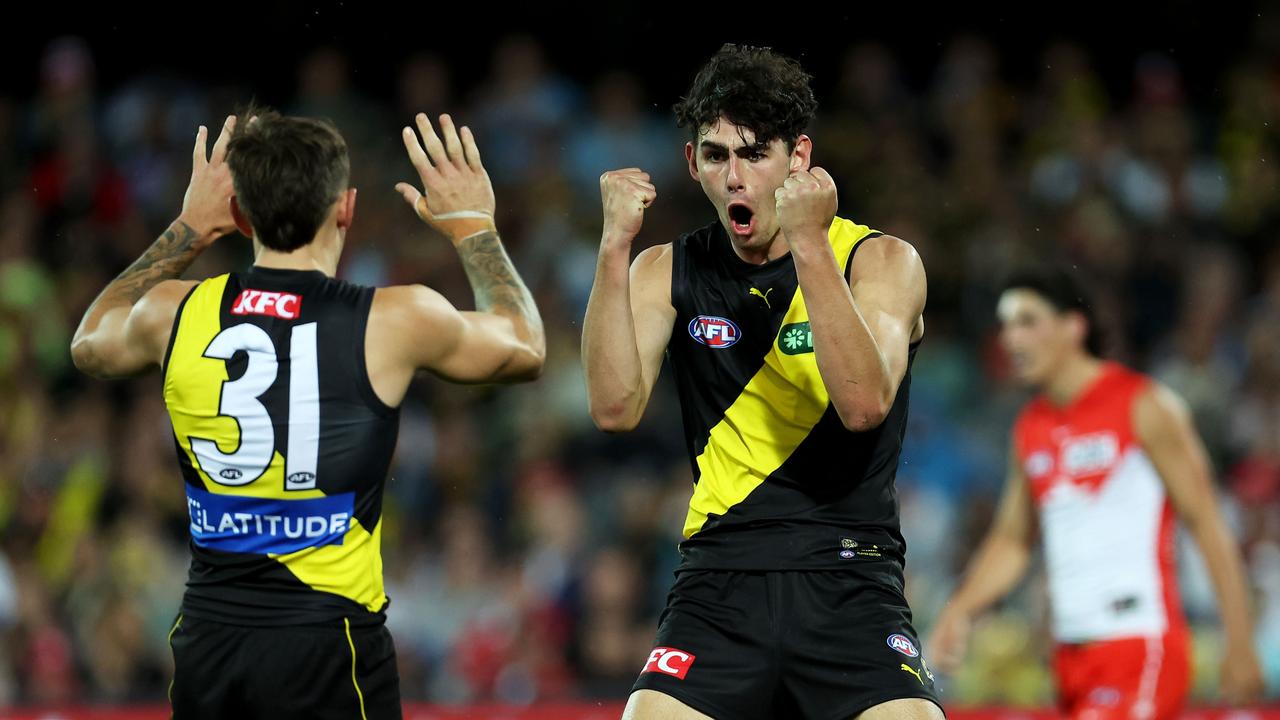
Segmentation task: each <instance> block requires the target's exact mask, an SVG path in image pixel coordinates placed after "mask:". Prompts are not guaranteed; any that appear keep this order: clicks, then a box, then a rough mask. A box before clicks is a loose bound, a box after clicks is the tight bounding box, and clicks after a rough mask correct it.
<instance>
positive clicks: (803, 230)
mask: <svg viewBox="0 0 1280 720" xmlns="http://www.w3.org/2000/svg"><path fill="white" fill-rule="evenodd" d="M773 199H774V203H775V206H776V209H777V213H778V225H779V227H781V228H782V232H783V233H785V234H786V236H787V239H788V240H789V241H790V240H793V239H795V238H798V237H802V236H813V237H818V236H820V237H822V238H823V239H824V240H825V239H826V237H827V230H828V229H829V228H830V227H831V221H832V220H833V219H834V218H835V216H836V181H835V180H832V179H831V176H830V175H829V174H827V171H826V170H823V169H822V168H818V167H816V168H813V169H812V170H800V171H797V172H795V173H792V174H791V177H789V178H787V179H786V181H785V182H783V184H782V187H780V188H778V189H777V190H775V191H774V192H773Z"/></svg>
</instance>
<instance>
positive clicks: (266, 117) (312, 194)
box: [227, 108, 350, 252]
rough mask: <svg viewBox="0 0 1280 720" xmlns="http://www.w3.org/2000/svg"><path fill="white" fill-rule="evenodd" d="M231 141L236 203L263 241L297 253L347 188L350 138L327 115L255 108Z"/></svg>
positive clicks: (229, 150)
mask: <svg viewBox="0 0 1280 720" xmlns="http://www.w3.org/2000/svg"><path fill="white" fill-rule="evenodd" d="M240 117H242V118H250V117H256V118H257V119H256V120H253V121H252V122H249V121H245V120H242V121H241V122H239V123H237V124H236V129H235V133H234V134H233V135H232V137H231V142H230V144H229V145H228V146H227V164H228V165H229V166H230V167H231V179H232V182H233V183H234V184H235V191H236V203H237V204H238V205H239V207H240V210H241V212H242V213H243V214H244V216H245V219H247V220H248V221H249V224H251V225H252V226H253V230H254V234H255V235H256V236H257V238H258V240H259V242H261V243H262V244H263V245H265V246H266V247H268V248H270V249H272V250H278V251H281V252H292V251H293V250H296V249H298V248H300V247H302V246H304V245H307V244H308V243H310V242H311V241H312V239H314V238H315V235H316V232H317V231H318V230H319V229H320V226H321V225H322V224H323V223H324V220H325V217H326V216H327V215H328V214H329V210H330V208H331V207H332V206H333V203H334V201H336V200H337V199H338V196H339V195H340V194H341V193H342V192H343V191H344V190H346V189H347V181H348V178H349V175H350V161H349V159H348V157H347V143H346V141H344V140H343V139H342V135H340V134H339V133H338V131H337V129H336V128H334V126H333V125H332V124H331V123H329V122H328V121H325V120H314V119H311V118H301V117H288V116H284V115H280V114H279V113H277V112H273V111H270V110H260V109H252V108H251V109H249V110H247V111H245V112H244V113H241V115H240Z"/></svg>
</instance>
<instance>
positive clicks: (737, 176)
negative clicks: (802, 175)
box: [685, 118, 813, 252]
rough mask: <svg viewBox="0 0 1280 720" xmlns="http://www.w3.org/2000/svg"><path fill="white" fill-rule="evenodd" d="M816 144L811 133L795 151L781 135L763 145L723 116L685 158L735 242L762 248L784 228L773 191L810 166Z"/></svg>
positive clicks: (687, 150) (754, 249)
mask: <svg viewBox="0 0 1280 720" xmlns="http://www.w3.org/2000/svg"><path fill="white" fill-rule="evenodd" d="M812 148H813V143H812V142H811V141H810V140H809V137H808V136H807V135H801V136H800V137H799V138H798V139H797V140H796V143H795V148H794V149H793V150H791V151H788V150H787V143H786V142H785V141H783V140H780V139H775V140H772V141H770V142H767V143H757V142H756V138H755V133H754V132H752V131H751V130H748V129H747V128H745V127H742V126H740V125H735V124H733V123H732V122H729V121H728V120H726V119H724V118H721V119H720V120H719V121H717V122H716V123H715V124H714V125H710V126H707V127H704V128H703V129H702V131H701V132H699V133H698V141H697V143H688V144H686V145H685V159H686V160H688V162H689V174H690V175H692V176H693V179H694V180H697V181H698V182H699V183H700V184H701V185H702V190H703V192H705V193H706V194H707V199H709V200H710V201H711V204H712V205H714V206H715V208H716V214H717V215H718V216H719V218H720V224H721V225H723V226H724V229H725V231H726V232H727V233H728V235H729V239H730V240H732V241H733V244H734V246H735V247H737V248H739V249H740V250H746V251H748V252H761V251H764V250H767V249H768V247H769V245H770V243H772V242H773V240H774V238H775V237H776V236H777V234H778V230H779V226H778V215H777V212H776V211H775V205H774V199H773V193H774V191H775V190H777V189H778V188H780V187H782V183H783V182H784V181H786V179H787V176H789V175H790V174H791V173H792V172H795V171H799V170H807V169H809V154H810V152H811V151H812Z"/></svg>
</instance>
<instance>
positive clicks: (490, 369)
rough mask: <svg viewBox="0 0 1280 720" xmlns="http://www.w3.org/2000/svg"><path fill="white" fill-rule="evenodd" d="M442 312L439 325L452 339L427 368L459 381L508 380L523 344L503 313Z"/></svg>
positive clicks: (441, 348)
mask: <svg viewBox="0 0 1280 720" xmlns="http://www.w3.org/2000/svg"><path fill="white" fill-rule="evenodd" d="M450 310H452V312H451V313H450V312H447V311H446V312H443V313H441V318H440V320H439V322H440V324H442V325H447V326H448V327H447V329H445V331H444V334H445V335H446V336H447V337H449V338H450V339H451V340H452V342H449V343H448V344H446V345H442V346H441V347H440V348H439V350H440V352H438V353H436V356H435V358H434V360H433V361H432V362H430V363H429V364H428V366H427V369H428V370H430V371H431V372H432V373H434V374H436V375H439V376H440V377H442V378H445V379H446V380H451V381H453V382H457V383H486V382H498V381H500V380H505V379H507V378H508V377H509V376H510V375H511V373H510V368H511V367H512V365H513V364H514V362H515V360H516V359H517V355H518V353H519V352H520V351H521V348H522V347H523V345H522V344H521V343H520V341H519V340H518V339H517V337H516V329H515V325H514V324H513V323H512V322H511V320H510V319H508V318H505V317H502V316H501V315H494V314H493V313H484V312H462V311H458V310H455V309H452V308H450Z"/></svg>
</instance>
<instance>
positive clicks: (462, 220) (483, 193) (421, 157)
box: [396, 113, 495, 244]
mask: <svg viewBox="0 0 1280 720" xmlns="http://www.w3.org/2000/svg"><path fill="white" fill-rule="evenodd" d="M414 120H415V121H416V123H417V125H418V133H414V131H413V130H412V129H410V128H408V127H406V128H405V129H404V130H403V132H402V133H401V135H402V138H403V140H404V147H405V150H407V151H408V152H409V160H410V162H412V163H413V167H414V169H416V170H417V171H418V178H419V179H420V180H421V181H422V187H423V190H422V191H421V192H419V190H418V189H417V188H416V187H414V186H413V185H411V184H409V183H399V184H397V185H396V190H398V191H399V192H400V194H401V195H402V196H403V197H404V199H405V201H406V202H408V203H409V204H410V205H411V206H413V209H414V211H415V212H417V213H418V217H420V218H422V220H423V222H425V223H427V224H428V225H430V226H431V227H433V228H435V229H436V230H438V231H440V232H441V233H444V234H445V235H447V236H449V239H451V240H452V241H453V242H454V244H457V243H459V242H462V241H463V240H464V239H466V238H467V237H470V236H472V235H475V234H477V233H481V232H486V231H491V230H494V229H495V225H494V221H493V213H494V205H495V203H494V199H493V183H491V182H490V181H489V174H488V173H486V172H485V170H484V166H483V165H481V164H480V150H479V149H478V148H477V147H476V141H475V137H474V136H473V135H472V134H471V129H470V128H468V127H466V126H463V127H462V129H461V131H459V130H458V129H457V128H456V127H455V126H454V124H453V118H451V117H449V116H448V115H441V116H440V134H441V135H443V136H444V138H443V140H441V138H440V136H439V135H436V131H435V128H433V127H432V126H431V121H430V120H429V119H428V118H427V116H426V115H424V114H422V113H419V114H418V115H417V117H416V118H414ZM418 134H421V136H422V137H421V142H419V138H418ZM424 147H425V150H424Z"/></svg>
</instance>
